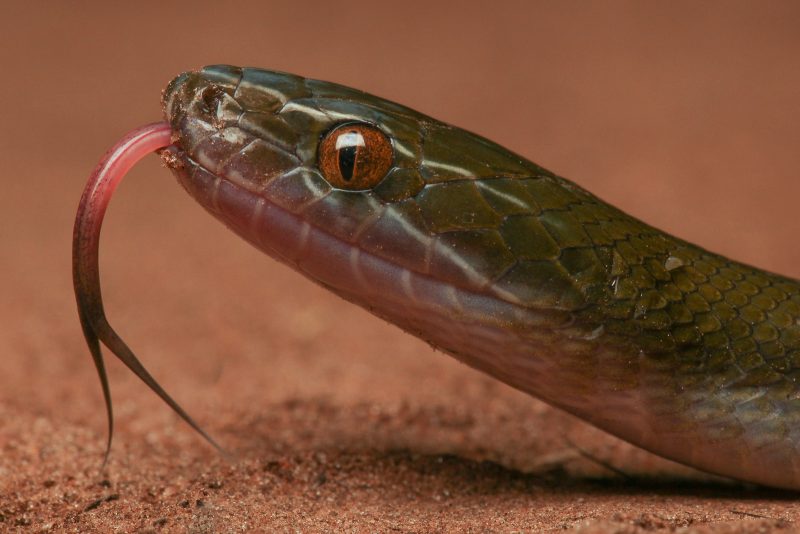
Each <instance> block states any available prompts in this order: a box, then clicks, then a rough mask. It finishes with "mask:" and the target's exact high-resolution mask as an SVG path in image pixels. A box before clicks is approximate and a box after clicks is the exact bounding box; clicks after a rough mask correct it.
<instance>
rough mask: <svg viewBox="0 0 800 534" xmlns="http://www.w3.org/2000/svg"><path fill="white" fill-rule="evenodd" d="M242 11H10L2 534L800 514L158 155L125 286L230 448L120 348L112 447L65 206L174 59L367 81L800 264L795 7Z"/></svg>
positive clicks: (121, 202) (116, 222) (118, 275)
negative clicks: (210, 208)
mask: <svg viewBox="0 0 800 534" xmlns="http://www.w3.org/2000/svg"><path fill="white" fill-rule="evenodd" d="M120 5H122V4H120ZM237 5H238V7H237V11H236V12H235V13H230V12H225V13H216V12H215V11H214V10H212V9H211V8H210V7H209V6H205V5H203V4H200V3H197V2H192V3H186V4H182V5H179V4H172V3H170V4H169V5H168V6H167V7H159V8H158V10H157V11H156V10H154V9H153V10H151V9H150V8H148V7H147V6H146V5H143V6H137V7H135V8H131V9H130V10H129V11H117V10H118V9H120V8H119V7H115V5H108V3H101V2H98V3H96V4H95V5H93V6H91V7H87V8H86V9H85V10H83V11H80V12H79V11H73V10H72V9H73V8H71V7H68V6H67V4H63V5H62V4H48V5H45V4H42V6H41V7H31V6H28V5H27V4H22V3H19V4H13V3H12V5H8V6H6V7H7V9H6V11H7V13H6V14H5V15H4V17H3V20H2V21H0V41H2V42H0V54H2V60H3V61H2V65H3V74H2V76H3V84H0V97H1V98H0V102H2V106H3V119H2V120H3V125H4V126H3V128H0V158H2V169H3V174H2V177H1V178H0V180H2V186H3V187H2V194H0V213H2V224H0V250H2V251H3V252H2V255H0V275H1V276H0V284H2V286H0V294H2V299H3V300H2V306H0V325H3V326H2V328H1V329H0V358H1V359H0V451H1V452H0V531H20V532H23V531H24V532H27V531H31V532H39V531H72V532H108V531H117V532H186V531H188V532H247V531H274V530H277V531H352V532H368V531H369V532H393V531H398V532H431V531H448V532H460V531H466V532H484V531H499V532H519V531H525V532H539V531H547V530H568V531H573V532H624V533H628V532H652V531H677V532H772V531H780V530H785V531H793V530H796V529H797V526H796V525H797V523H796V522H797V520H798V519H799V518H800V517H799V514H798V507H797V505H796V504H795V498H796V495H794V494H790V493H785V492H777V491H771V490H766V489H759V488H754V487H746V486H742V485H739V484H733V483H730V482H726V481H722V480H716V479H712V478H710V477H706V476H703V475H700V474H698V473H696V472H693V471H691V470H689V469H687V468H683V467H680V466H676V465H674V464H671V463H668V462H666V461H663V460H660V459H657V458H654V457H653V456H651V455H649V454H647V453H644V452H642V451H639V450H637V449H635V448H634V447H632V446H629V445H627V444H624V443H621V442H619V441H617V440H615V439H614V438H611V437H609V436H607V435H605V434H603V433H602V432H600V431H597V430H595V429H593V428H590V427H588V426H586V425H584V424H583V423H581V422H579V421H577V420H575V419H573V418H571V417H569V416H566V415H564V414H562V413H560V412H558V411H556V410H553V409H551V408H549V407H547V406H545V405H543V404H541V403H540V402H538V401H536V400H534V399H531V398H529V397H527V396H525V395H523V394H521V393H519V392H515V391H513V390H511V389H510V388H508V387H505V386H504V385H502V384H499V383H497V382H495V381H493V380H491V379H489V378H487V377H485V376H483V375H481V374H479V373H477V372H474V371H472V370H470V369H467V368H465V367H463V366H462V365H460V364H458V363H456V362H455V361H453V360H452V359H450V358H449V357H447V356H445V355H442V354H439V353H435V352H433V351H432V350H431V349H430V348H429V347H427V346H426V345H425V344H424V343H422V342H419V341H417V340H415V339H413V338H411V337H409V336H406V335H404V334H403V333H402V332H400V331H398V330H397V329H395V328H394V327H392V326H390V325H387V324H384V323H383V322H381V321H379V320H377V319H375V318H373V317H371V316H369V315H368V314H367V313H366V312H364V311H362V310H360V309H356V308H355V307H353V306H351V305H348V304H347V303H344V302H342V301H340V300H338V299H336V298H335V297H332V296H331V295H329V294H327V293H326V292H325V291H324V290H322V289H320V288H317V287H315V286H314V285H313V284H311V283H309V282H307V281H306V280H304V279H302V278H301V277H299V276H298V275H296V274H294V273H292V272H291V271H289V270H288V269H286V268H284V267H281V266H278V265H277V264H275V263H274V262H272V261H271V260H269V259H268V258H265V257H263V256H261V255H260V254H259V253H258V252H256V251H254V250H251V249H250V248H249V247H248V246H247V245H246V244H244V243H242V242H240V241H238V240H237V239H236V238H235V237H234V236H232V235H230V234H228V232H227V231H226V230H225V229H224V228H222V227H220V226H219V225H218V224H217V223H215V222H214V221H212V220H210V218H208V217H207V216H206V215H205V214H204V213H203V212H202V211H201V210H200V209H199V208H198V207H197V206H195V205H194V204H193V203H192V201H191V199H189V198H187V197H186V196H185V195H184V193H183V192H182V191H181V190H180V188H179V187H178V186H177V185H176V184H175V182H174V180H173V179H172V178H171V176H170V175H169V173H168V172H167V171H166V170H164V169H162V168H160V166H159V163H158V161H157V159H156V158H155V157H153V158H151V159H150V160H149V161H146V162H145V163H144V164H143V165H141V166H140V167H139V168H137V169H136V170H135V171H134V172H133V173H132V174H131V176H130V178H129V179H128V181H127V182H126V183H125V184H123V186H122V187H121V188H120V190H119V193H118V195H117V197H116V198H115V201H114V202H113V203H112V206H111V209H110V212H109V217H108V221H107V224H106V228H105V231H104V239H103V243H102V269H103V287H104V290H105V298H106V306H107V309H108V311H109V315H110V318H111V321H112V323H113V324H114V325H116V327H117V328H118V330H119V331H120V332H121V333H122V335H123V336H124V337H126V339H127V340H128V341H129V343H130V344H131V346H132V347H133V348H134V349H135V350H136V351H137V352H138V353H139V355H140V357H141V358H142V359H143V360H144V362H145V363H146V364H147V365H148V366H149V367H150V369H151V370H152V372H153V374H154V375H155V376H156V377H157V378H158V379H159V380H160V381H161V382H162V383H163V384H164V386H165V387H166V388H167V389H168V390H169V391H170V392H171V393H172V394H173V395H174V396H175V397H176V398H177V399H178V400H179V401H180V402H181V403H182V404H183V405H184V406H185V407H186V408H187V409H188V410H189V411H190V412H191V413H192V414H193V415H194V416H195V417H196V418H197V419H198V420H199V421H200V422H201V423H202V424H203V425H204V426H205V427H206V428H207V429H208V430H209V431H210V433H211V434H212V435H213V436H215V437H216V438H217V439H218V440H219V441H220V442H221V443H222V444H223V445H224V446H225V448H226V449H227V450H228V451H230V453H231V458H230V460H226V459H224V458H223V457H221V456H220V455H219V454H217V453H216V452H215V451H214V450H212V449H211V448H210V447H208V446H207V445H206V444H205V443H203V442H202V441H201V440H200V439H199V438H198V437H197V436H196V435H195V434H194V433H193V432H191V431H190V430H189V429H187V427H186V425H184V424H182V423H181V422H180V421H179V420H177V419H176V417H175V416H174V415H173V414H172V413H171V412H170V411H169V410H168V409H167V408H166V407H165V406H163V405H162V403H161V402H160V401H158V399H156V398H155V397H154V395H152V394H151V393H150V392H149V391H147V390H146V389H145V388H144V386H142V385H141V384H140V383H139V382H138V381H137V380H136V379H135V377H133V376H132V375H131V374H130V373H129V372H127V371H126V370H125V369H124V368H122V366H121V365H119V364H118V363H117V362H115V361H111V362H110V363H109V366H110V370H109V374H110V378H111V384H112V391H113V395H114V399H115V401H116V404H115V407H116V415H117V419H116V420H117V434H116V439H115V442H114V448H113V452H112V455H111V459H110V462H109V464H108V465H107V466H106V468H105V469H101V459H102V452H103V446H104V439H105V428H104V422H105V420H104V417H105V416H104V413H103V409H102V404H101V397H100V388H99V385H98V382H97V379H96V376H95V372H94V369H93V367H92V365H91V361H90V359H89V355H88V353H87V351H86V349H85V347H84V344H83V340H82V338H81V334H80V330H79V327H78V322H77V316H76V313H75V309H74V303H73V300H72V294H71V286H70V263H69V250H70V233H71V227H72V217H73V214H74V209H75V206H76V203H77V199H78V196H79V194H80V191H81V189H82V186H83V181H84V179H85V177H86V175H87V174H88V172H89V171H90V169H91V168H92V166H93V165H94V163H95V162H96V160H97V159H98V157H99V156H100V154H101V153H102V152H103V150H104V149H105V148H106V147H107V146H108V145H110V144H111V143H112V142H113V141H114V139H115V138H116V137H118V136H120V135H121V134H122V133H123V132H124V131H125V130H127V129H129V128H132V127H134V126H137V125H139V124H141V123H144V122H149V121H151V120H154V119H157V118H158V116H159V109H158V96H159V91H160V89H161V88H162V87H163V85H164V84H165V83H166V82H167V81H168V79H169V78H170V77H171V76H173V75H174V74H176V73H177V72H179V71H180V70H182V69H186V68H192V67H197V66H200V65H202V64H205V63H213V62H230V63H238V64H250V65H258V66H264V67H271V68H277V69H283V70H290V71H294V72H298V73H300V74H304V75H308V76H316V77H320V78H323V79H332V80H335V81H339V82H342V83H346V84H349V85H353V86H356V87H361V88H364V89H367V90H370V91H372V92H375V93H378V94H381V95H384V96H387V97H389V98H393V99H396V100H399V101H402V102H403V103H406V104H409V105H411V106H413V107H416V108H419V109H421V110H423V111H426V112H429V113H431V114H434V115H436V116H438V117H440V118H442V119H444V120H447V121H449V122H453V123H456V124H459V125H461V126H465V127H467V128H470V129H473V130H476V131H478V132H480V133H482V134H484V135H487V136H488V137H490V138H493V139H495V140H497V141H499V142H500V143H502V144H504V145H507V146H509V147H511V148H512V149H514V150H517V151H519V152H520V153H522V154H524V155H526V156H528V157H530V158H532V159H534V160H536V161H538V162H540V163H542V164H543V165H545V166H547V167H550V168H552V169H554V170H556V171H558V172H560V173H562V174H564V175H566V176H568V177H571V178H573V179H575V180H576V181H578V182H579V183H581V184H582V185H584V186H586V187H588V188H589V189H591V190H593V191H594V192H596V193H598V194H599V195H601V196H602V197H604V198H606V199H608V200H610V201H612V202H613V203H615V204H617V205H619V206H620V207H622V208H624V209H626V210H628V211H632V212H634V213H635V214H637V215H639V216H641V217H644V218H645V219H646V220H648V221H649V222H651V223H653V224H655V225H657V226H660V227H662V228H665V229H668V230H669V231H671V232H673V233H676V234H678V235H680V236H682V237H685V238H688V239H691V240H693V241H696V242H699V243H701V244H703V245H705V246H707V247H709V248H711V249H713V250H717V251H720V252H723V253H726V254H728V255H732V256H734V257H736V258H738V259H741V260H744V261H747V262H750V263H755V264H758V265H760V266H763V267H766V268H769V269H772V270H776V271H780V272H783V273H786V274H790V275H794V276H797V275H800V267H798V265H800V248H798V247H797V246H796V233H797V229H796V224H797V222H796V219H797V218H796V217H795V216H794V215H795V214H796V211H797V210H796V204H797V198H799V197H800V182H798V180H797V176H798V168H800V160H798V150H797V147H798V146H800V130H798V128H797V124H799V123H800V109H798V106H797V95H798V94H800V74H798V73H800V65H798V57H800V32H798V31H797V28H798V27H800V10H798V8H797V4H796V3H792V2H786V3H780V2H770V3H767V4H763V5H762V4H750V3H743V4H736V3H733V2H725V3H720V4H705V3H703V4H694V3H675V2H671V3H669V4H639V3H635V2H634V3H630V4H621V3H617V4H613V5H610V6H603V5H600V4H575V5H571V6H570V5H567V4H564V5H561V4H536V3H520V4H515V5H512V4H506V5H505V6H501V7H500V8H492V9H491V10H490V9H489V8H488V5H483V4H475V5H468V4H465V5H464V6H463V7H462V8H460V9H459V10H458V12H453V10H452V9H447V8H446V7H445V6H444V5H442V6H441V7H436V6H426V5H425V4H417V5H414V4H411V5H409V4H408V3H407V2H404V3H403V4H388V3H387V4H385V5H375V3H364V4H361V5H358V6H356V5H355V4H352V5H346V6H342V5H341V4H338V3H336V4H334V3H325V2H319V3H313V4H312V5H311V6H308V5H307V4H306V3H304V4H303V7H302V8H299V7H292V5H291V4H286V5H277V4H274V5H267V4H262V3H253V4H242V3H240V4H237ZM354 6H355V7H354ZM365 21H367V22H365ZM144 35H149V36H150V37H148V38H147V39H145V38H143V36H144ZM598 402H602V399H598Z"/></svg>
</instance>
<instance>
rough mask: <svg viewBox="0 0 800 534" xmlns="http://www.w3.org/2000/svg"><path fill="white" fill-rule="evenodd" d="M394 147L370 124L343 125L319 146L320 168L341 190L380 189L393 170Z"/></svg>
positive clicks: (330, 181)
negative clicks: (387, 174)
mask: <svg viewBox="0 0 800 534" xmlns="http://www.w3.org/2000/svg"><path fill="white" fill-rule="evenodd" d="M392 158H393V153H392V143H391V141H389V138H388V137H386V135H385V134H384V133H383V132H381V131H380V130H379V129H377V128H375V127H374V126H371V125H369V124H353V123H350V124H342V125H341V126H337V127H336V128H334V129H333V130H331V131H330V132H328V133H327V134H326V135H325V137H324V138H323V139H322V142H321V143H320V145H319V154H318V159H319V168H320V170H321V171H322V174H323V175H324V176H325V179H326V180H328V182H329V183H330V184H331V185H332V186H333V187H336V188H338V189H347V190H349V191H361V190H364V189H371V188H373V187H375V186H376V185H378V182H380V181H381V180H382V179H383V177H384V176H386V172H387V171H388V170H389V167H391V166H392Z"/></svg>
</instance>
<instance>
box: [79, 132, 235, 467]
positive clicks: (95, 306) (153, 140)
mask: <svg viewBox="0 0 800 534" xmlns="http://www.w3.org/2000/svg"><path fill="white" fill-rule="evenodd" d="M171 137H172V129H171V128H170V125H169V124H168V123H166V122H156V123H153V124H148V125H146V126H142V127H141V128H137V129H136V130H133V131H132V132H130V133H129V134H127V135H126V136H125V137H123V138H122V139H120V140H119V142H117V144H115V145H114V146H113V147H112V148H111V149H110V150H109V151H108V152H106V154H105V155H104V156H103V157H102V159H101V160H100V162H99V163H98V165H97V167H96V168H95V169H94V171H93V172H92V175H91V176H90V177H89V181H88V182H87V183H86V188H85V189H84V190H83V195H82V196H81V201H80V204H79V205H78V213H77V214H76V216H75V229H74V232H73V238H72V281H73V285H74V287H75V299H76V300H77V302H78V314H79V315H80V320H81V326H82V327H83V335H84V337H85V338H86V343H87V344H88V345H89V350H90V351H91V353H92V358H93V359H94V364H95V367H97V373H98V374H99V375H100V384H101V385H102V388H103V397H104V398H105V403H106V412H107V414H108V444H107V446H106V454H105V460H108V454H109V451H110V450H111V438H112V436H113V429H114V416H113V412H112V408H111V393H110V391H109V388H108V378H107V377H106V371H105V365H104V363H103V355H102V353H101V351H100V342H101V341H102V342H103V344H105V346H106V347H108V349H109V350H111V352H113V353H114V354H115V355H116V356H117V357H118V358H119V359H120V360H122V362H123V363H124V364H125V365H127V366H128V368H130V370H131V371H133V372H134V373H135V374H136V376H138V377H139V378H140V379H142V381H143V382H144V383H145V384H147V385H148V387H150V389H152V390H153V391H154V392H155V393H156V394H157V395H158V396H159V397H161V398H162V399H163V400H164V402H166V403H167V404H168V405H169V406H170V407H171V408H172V409H173V410H175V412H176V413H177V414H178V415H180V416H181V417H182V418H183V419H184V420H185V421H186V422H187V423H189V425H191V426H192V428H194V429H195V430H197V431H198V432H199V433H200V434H201V435H202V436H203V437H204V438H205V439H206V440H208V441H209V442H210V443H211V444H212V445H214V447H216V448H217V449H220V450H221V448H220V447H219V445H217V444H216V443H215V442H214V440H213V439H211V437H210V436H208V434H206V433H205V432H204V431H203V430H202V429H201V428H200V426H199V425H198V424H197V423H195V422H194V420H193V419H192V418H191V417H189V415H188V414H187V413H186V412H185V411H184V410H183V409H182V408H181V407H180V406H179V405H178V403H176V402H175V401H174V400H172V398H171V397H170V396H169V395H168V394H167V392H166V391H164V389H163V388H162V387H161V386H160V385H159V384H158V382H156V381H155V379H154V378H153V377H152V376H150V373H149V372H147V370H146V369H145V368H144V366H143V365H142V364H141V362H139V360H138V359H137V358H136V356H135V355H134V354H133V352H132V351H131V350H130V349H129V348H128V346H127V345H126V344H125V342H124V341H122V338H120V337H119V336H118V335H117V333H116V332H115V331H114V329H113V328H111V326H110V325H109V324H108V320H107V319H106V316H105V311H104V310H103V299H102V295H101V291H100V272H99V267H98V257H99V256H98V249H99V245H100V227H101V226H102V224H103V217H104V215H105V213H106V208H107V207H108V203H109V201H110V200H111V195H112V194H113V193H114V190H115V189H116V188H117V185H119V182H120V181H121V180H122V178H123V177H124V176H125V174H126V173H127V172H128V171H129V170H130V169H131V167H133V166H134V165H135V164H136V162H138V161H139V160H140V159H142V158H143V157H144V156H146V155H147V154H150V153H151V152H154V151H156V150H159V149H161V148H165V147H167V146H169V145H170V144H171V143H172V139H171ZM105 460H104V462H103V463H104V464H105Z"/></svg>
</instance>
